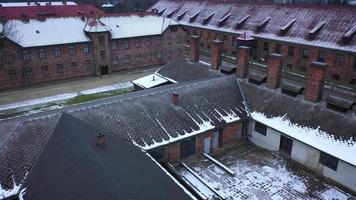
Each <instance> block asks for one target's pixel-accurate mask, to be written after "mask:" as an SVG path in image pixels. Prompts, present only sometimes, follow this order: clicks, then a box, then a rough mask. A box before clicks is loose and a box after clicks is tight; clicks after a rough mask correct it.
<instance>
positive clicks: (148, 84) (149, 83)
mask: <svg viewBox="0 0 356 200" xmlns="http://www.w3.org/2000/svg"><path fill="white" fill-rule="evenodd" d="M167 82H168V80H167V79H164V78H162V77H160V76H157V75H156V74H150V75H147V76H144V77H142V78H139V79H136V80H134V81H132V83H134V84H135V85H138V86H140V87H141V88H145V89H147V88H152V87H155V86H158V85H161V84H164V83H167Z"/></svg>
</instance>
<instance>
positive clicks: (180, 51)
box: [176, 49, 182, 57]
mask: <svg viewBox="0 0 356 200" xmlns="http://www.w3.org/2000/svg"><path fill="white" fill-rule="evenodd" d="M176 55H177V57H181V56H182V49H176Z"/></svg>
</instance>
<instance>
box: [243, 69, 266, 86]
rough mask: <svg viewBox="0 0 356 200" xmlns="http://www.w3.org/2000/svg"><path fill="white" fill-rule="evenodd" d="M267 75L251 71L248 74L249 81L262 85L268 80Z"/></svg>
mask: <svg viewBox="0 0 356 200" xmlns="http://www.w3.org/2000/svg"><path fill="white" fill-rule="evenodd" d="M266 79H267V76H266V75H264V74H260V73H254V72H250V74H249V76H248V82H250V83H253V84H256V85H261V84H262V83H263V82H266Z"/></svg>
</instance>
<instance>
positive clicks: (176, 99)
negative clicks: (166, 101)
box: [172, 92, 179, 105]
mask: <svg viewBox="0 0 356 200" xmlns="http://www.w3.org/2000/svg"><path fill="white" fill-rule="evenodd" d="M172 103H173V104H174V105H178V104H179V94H178V93H175V92H173V93H172Z"/></svg>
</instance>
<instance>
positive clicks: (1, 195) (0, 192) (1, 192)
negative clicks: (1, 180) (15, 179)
mask: <svg viewBox="0 0 356 200" xmlns="http://www.w3.org/2000/svg"><path fill="white" fill-rule="evenodd" d="M20 187H21V184H15V183H14V186H13V188H12V189H4V188H2V187H1V184H0V199H5V198H7V197H10V196H13V195H16V194H17V193H18V192H19V189H20Z"/></svg>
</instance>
